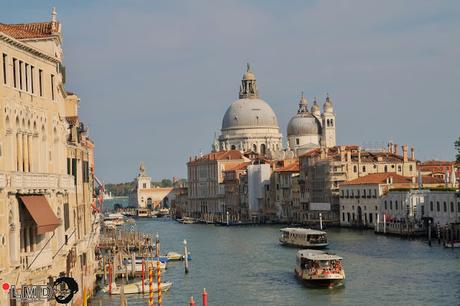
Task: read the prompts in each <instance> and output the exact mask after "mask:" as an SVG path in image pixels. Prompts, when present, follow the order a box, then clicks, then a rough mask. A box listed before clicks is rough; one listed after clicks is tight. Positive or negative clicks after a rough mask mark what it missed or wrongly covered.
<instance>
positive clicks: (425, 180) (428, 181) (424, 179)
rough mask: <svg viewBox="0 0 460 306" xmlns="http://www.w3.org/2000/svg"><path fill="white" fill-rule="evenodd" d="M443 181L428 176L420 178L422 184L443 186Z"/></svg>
mask: <svg viewBox="0 0 460 306" xmlns="http://www.w3.org/2000/svg"><path fill="white" fill-rule="evenodd" d="M444 183H445V182H444V179H443V178H442V177H434V176H430V175H424V176H422V184H444Z"/></svg>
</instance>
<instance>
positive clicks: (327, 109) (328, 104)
mask: <svg viewBox="0 0 460 306" xmlns="http://www.w3.org/2000/svg"><path fill="white" fill-rule="evenodd" d="M323 109H324V112H325V113H332V112H334V108H333V107H332V102H331V100H330V99H329V95H327V96H326V102H324V105H323Z"/></svg>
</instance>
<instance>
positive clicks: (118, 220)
mask: <svg viewBox="0 0 460 306" xmlns="http://www.w3.org/2000/svg"><path fill="white" fill-rule="evenodd" d="M124 223H125V216H123V215H122V214H120V213H113V214H108V215H107V216H105V217H104V225H105V226H107V227H115V226H120V225H123V224H124Z"/></svg>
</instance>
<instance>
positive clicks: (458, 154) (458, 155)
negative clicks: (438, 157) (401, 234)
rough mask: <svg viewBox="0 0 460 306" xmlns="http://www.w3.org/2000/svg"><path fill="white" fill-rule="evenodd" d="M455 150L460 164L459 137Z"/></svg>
mask: <svg viewBox="0 0 460 306" xmlns="http://www.w3.org/2000/svg"><path fill="white" fill-rule="evenodd" d="M455 149H456V150H457V156H456V158H457V162H458V163H460V137H458V139H457V141H456V142H455Z"/></svg>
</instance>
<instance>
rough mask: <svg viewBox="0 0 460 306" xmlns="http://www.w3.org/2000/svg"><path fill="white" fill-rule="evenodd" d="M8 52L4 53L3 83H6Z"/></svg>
mask: <svg viewBox="0 0 460 306" xmlns="http://www.w3.org/2000/svg"><path fill="white" fill-rule="evenodd" d="M6 60H7V57H6V54H5V53H3V84H6Z"/></svg>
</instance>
